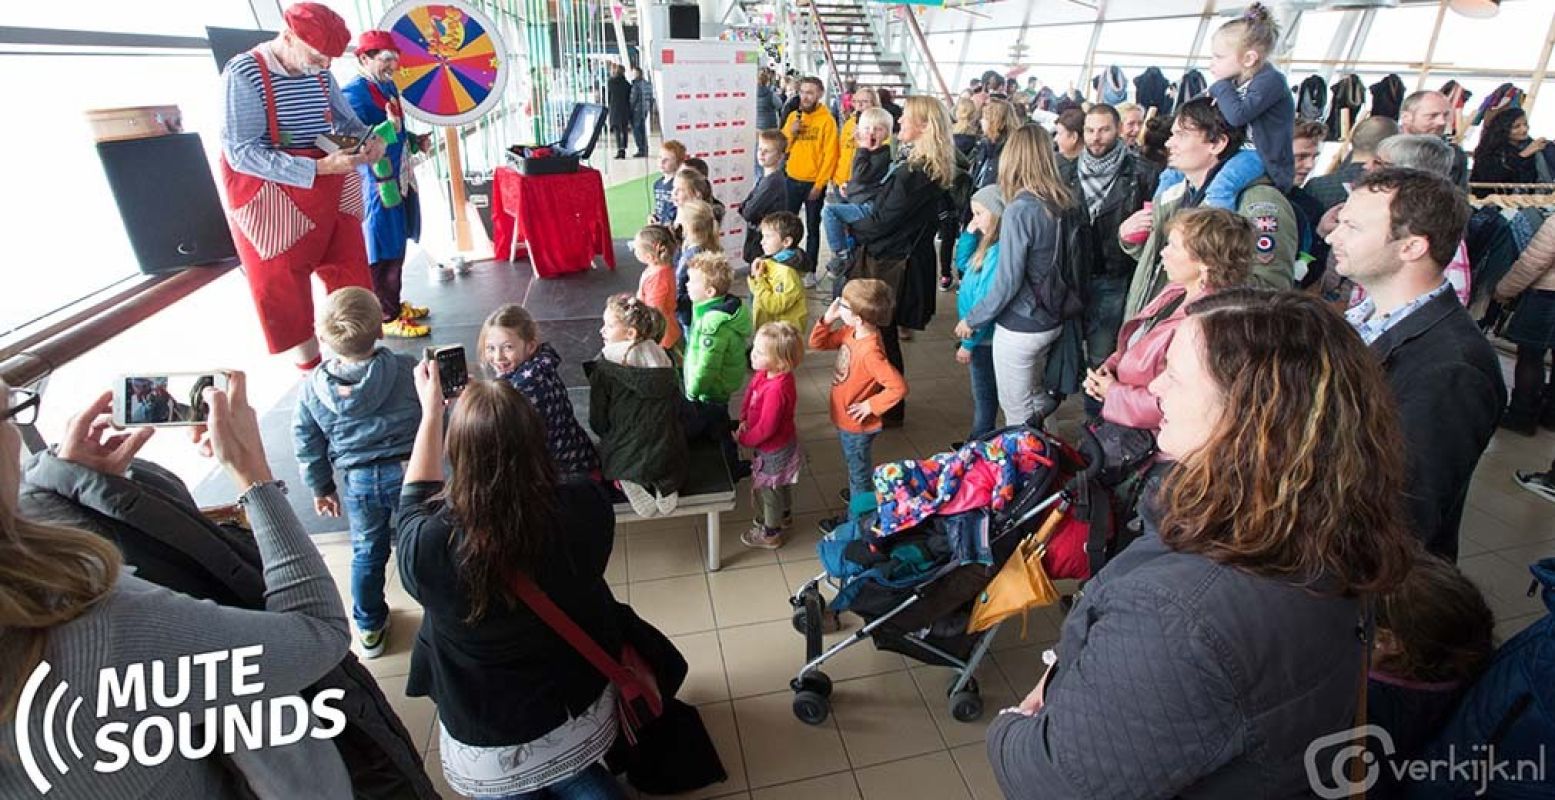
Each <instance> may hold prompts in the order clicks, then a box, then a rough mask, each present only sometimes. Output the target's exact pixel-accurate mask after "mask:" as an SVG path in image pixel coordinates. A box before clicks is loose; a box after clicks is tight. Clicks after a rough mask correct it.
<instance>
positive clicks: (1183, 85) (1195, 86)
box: [1177, 69, 1209, 104]
mask: <svg viewBox="0 0 1555 800" xmlns="http://www.w3.org/2000/svg"><path fill="white" fill-rule="evenodd" d="M1207 91H1209V81H1206V80H1205V79H1204V74H1203V73H1201V72H1199V71H1198V70H1196V69H1190V70H1188V71H1187V72H1184V73H1183V74H1182V81H1180V82H1179V83H1178V84H1177V102H1178V103H1179V104H1181V103H1186V102H1188V101H1189V100H1192V99H1193V98H1195V97H1198V96H1199V95H1201V94H1204V93H1205V92H1207Z"/></svg>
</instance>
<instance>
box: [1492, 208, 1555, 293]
mask: <svg viewBox="0 0 1555 800" xmlns="http://www.w3.org/2000/svg"><path fill="white" fill-rule="evenodd" d="M1528 289H1532V290H1534V291H1545V292H1555V216H1552V217H1550V218H1548V219H1546V220H1545V221H1544V224H1543V225H1540V226H1539V232H1538V233H1535V234H1534V235H1533V240H1532V241H1530V242H1529V243H1528V247H1526V248H1524V250H1523V254H1522V255H1520V256H1518V257H1517V263H1515V264H1513V265H1512V271H1511V272H1508V273H1507V274H1506V277H1505V278H1502V279H1501V281H1500V282H1499V283H1497V284H1496V292H1495V293H1496V295H1497V296H1498V297H1516V296H1517V295H1519V294H1521V293H1523V291H1525V290H1528Z"/></svg>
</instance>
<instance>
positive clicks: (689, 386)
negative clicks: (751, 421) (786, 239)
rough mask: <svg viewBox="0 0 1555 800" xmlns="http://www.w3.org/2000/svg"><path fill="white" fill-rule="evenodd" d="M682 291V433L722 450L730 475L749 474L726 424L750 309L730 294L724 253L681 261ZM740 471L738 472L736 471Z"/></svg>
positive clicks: (739, 382)
mask: <svg viewBox="0 0 1555 800" xmlns="http://www.w3.org/2000/svg"><path fill="white" fill-rule="evenodd" d="M686 273H687V275H686V292H687V294H689V295H690V296H691V325H690V328H689V332H688V333H687V334H686V364H685V377H686V399H687V400H689V401H690V402H691V407H692V409H691V419H690V420H689V421H688V424H687V425H686V435H687V436H690V437H693V438H694V437H697V436H699V435H705V436H708V437H710V438H712V439H713V440H715V441H717V442H718V443H719V445H720V446H721V447H722V448H723V451H724V460H725V461H726V462H728V465H729V469H730V472H731V473H733V474H734V479H735V480H739V479H740V478H741V477H744V475H748V474H750V473H749V465H748V464H746V465H743V466H742V462H740V457H739V450H738V448H736V447H735V445H734V438H733V436H732V429H731V428H730V425H729V398H730V397H732V396H733V395H734V393H735V392H737V391H739V390H740V387H741V386H743V385H745V377H746V374H747V373H748V371H749V366H750V365H749V363H748V361H747V360H746V357H745V348H746V346H747V345H748V343H749V342H750V336H751V316H750V310H749V309H747V308H746V307H745V304H744V303H742V302H740V298H738V297H735V296H734V295H732V294H729V287H730V286H732V285H734V269H733V268H731V267H730V266H729V258H728V257H727V256H725V255H724V254H723V253H698V254H697V255H695V256H693V257H692V258H691V262H690V263H689V264H687V266H686ZM741 473H743V474H741Z"/></svg>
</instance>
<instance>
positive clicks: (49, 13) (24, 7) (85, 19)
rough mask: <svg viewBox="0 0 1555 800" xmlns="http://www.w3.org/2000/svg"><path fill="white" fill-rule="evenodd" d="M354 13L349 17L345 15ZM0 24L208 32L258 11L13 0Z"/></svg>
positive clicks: (117, 1)
mask: <svg viewBox="0 0 1555 800" xmlns="http://www.w3.org/2000/svg"><path fill="white" fill-rule="evenodd" d="M347 19H350V17H347ZM0 25H7V26H14V27H18V28H64V29H67V30H78V31H111V32H113V33H154V34H161V35H163V36H204V35H205V26H207V25H211V26H214V27H218V28H253V27H255V23H254V13H253V11H252V10H250V9H249V7H248V3H247V2H245V0H154V2H145V0H139V1H138V2H133V3H127V2H124V0H68V2H64V3H40V2H26V0H10V1H9V2H6V3H5V8H4V10H0Z"/></svg>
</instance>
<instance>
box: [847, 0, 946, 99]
mask: <svg viewBox="0 0 1555 800" xmlns="http://www.w3.org/2000/svg"><path fill="white" fill-rule="evenodd" d="M863 7H864V14H865V19H867V20H868V22H869V28H870V31H871V32H872V33H873V34H874V36H875V41H877V42H879V43H880V49H881V51H882V52H885V53H895V54H898V55H899V56H900V58H901V60H902V69H903V70H904V71H905V72H906V73H907V81H908V83H909V84H910V85H911V86H912V90H913V93H914V94H923V93H926V92H933V91H934V90H935V89H938V90H939V92H940V93H941V95H943V96H944V98H945V100H946V102H953V101H954V96H953V95H951V93H950V87H949V85H948V84H946V83H945V77H944V75H943V74H942V73H941V72H940V70H939V65H938V64H937V63H935V61H934V55H933V54H932V53H931V52H929V42H928V39H927V37H925V36H924V35H923V29H922V28H921V27H920V26H919V25H918V17H917V15H915V14H914V13H913V11H912V7H911V6H908V5H906V4H887V3H864V4H863ZM898 9H900V10H901V16H900V18H898V16H897V10H898Z"/></svg>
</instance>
